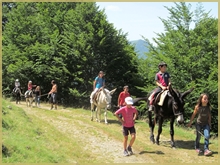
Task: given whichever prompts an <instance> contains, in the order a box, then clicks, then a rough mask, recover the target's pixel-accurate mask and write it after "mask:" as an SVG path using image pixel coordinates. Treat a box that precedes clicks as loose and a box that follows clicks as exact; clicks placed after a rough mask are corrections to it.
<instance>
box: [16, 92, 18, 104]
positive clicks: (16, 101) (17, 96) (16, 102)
mask: <svg viewBox="0 0 220 165" xmlns="http://www.w3.org/2000/svg"><path fill="white" fill-rule="evenodd" d="M16 104H18V94H16Z"/></svg>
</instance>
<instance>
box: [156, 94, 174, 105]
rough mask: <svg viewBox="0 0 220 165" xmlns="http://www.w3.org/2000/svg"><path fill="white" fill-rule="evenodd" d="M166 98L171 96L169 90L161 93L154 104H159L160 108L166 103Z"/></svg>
mask: <svg viewBox="0 0 220 165" xmlns="http://www.w3.org/2000/svg"><path fill="white" fill-rule="evenodd" d="M166 96H171V95H170V92H169V90H163V91H161V92H160V93H159V94H158V95H157V96H156V98H155V100H154V104H158V105H159V106H162V105H163V103H164V100H165V98H166Z"/></svg>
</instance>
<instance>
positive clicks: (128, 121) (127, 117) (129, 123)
mask: <svg viewBox="0 0 220 165" xmlns="http://www.w3.org/2000/svg"><path fill="white" fill-rule="evenodd" d="M134 113H137V109H136V108H135V107H133V106H132V107H131V108H128V107H127V106H124V107H122V108H120V109H119V110H117V111H116V112H115V114H122V117H123V118H124V124H123V126H125V127H133V126H134V121H133V117H134V116H133V115H134Z"/></svg>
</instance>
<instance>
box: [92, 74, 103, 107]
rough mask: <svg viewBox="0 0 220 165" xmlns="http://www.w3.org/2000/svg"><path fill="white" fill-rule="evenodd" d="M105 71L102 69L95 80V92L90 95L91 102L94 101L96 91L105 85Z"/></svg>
mask: <svg viewBox="0 0 220 165" xmlns="http://www.w3.org/2000/svg"><path fill="white" fill-rule="evenodd" d="M103 76H104V72H103V71H100V72H99V74H98V76H97V77H96V78H95V81H94V82H93V92H92V93H91V96H90V103H93V97H94V95H95V93H96V92H97V91H98V90H99V89H100V88H101V87H104V86H105V79H104V78H103Z"/></svg>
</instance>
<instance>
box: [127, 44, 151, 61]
mask: <svg viewBox="0 0 220 165" xmlns="http://www.w3.org/2000/svg"><path fill="white" fill-rule="evenodd" d="M130 43H131V44H132V45H134V46H135V51H136V52H137V54H138V55H139V58H144V59H145V58H146V55H145V53H146V52H148V48H147V42H146V41H144V40H134V41H130Z"/></svg>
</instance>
